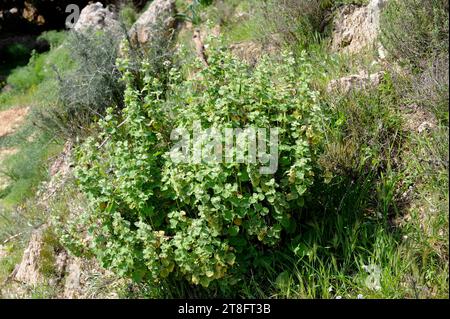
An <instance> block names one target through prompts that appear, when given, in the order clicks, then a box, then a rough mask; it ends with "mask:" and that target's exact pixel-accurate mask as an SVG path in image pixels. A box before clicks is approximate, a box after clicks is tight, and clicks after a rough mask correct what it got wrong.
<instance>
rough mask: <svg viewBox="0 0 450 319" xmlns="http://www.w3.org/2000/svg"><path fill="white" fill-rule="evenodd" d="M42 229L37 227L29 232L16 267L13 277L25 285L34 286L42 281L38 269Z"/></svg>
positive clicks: (42, 278)
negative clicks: (26, 243)
mask: <svg viewBox="0 0 450 319" xmlns="http://www.w3.org/2000/svg"><path fill="white" fill-rule="evenodd" d="M43 234H44V229H43V228H39V229H37V230H35V231H34V232H33V233H32V234H31V239H30V242H29V244H28V247H27V248H26V249H25V251H24V252H23V257H22V261H21V262H20V264H19V265H18V267H17V268H16V269H17V271H16V274H15V279H16V280H17V281H20V282H22V283H24V284H27V285H32V286H36V285H38V284H40V283H42V282H43V281H44V277H43V275H42V273H41V272H40V270H39V259H40V254H41V250H42V248H43V245H44V244H43Z"/></svg>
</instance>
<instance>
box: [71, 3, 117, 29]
mask: <svg viewBox="0 0 450 319" xmlns="http://www.w3.org/2000/svg"><path fill="white" fill-rule="evenodd" d="M88 29H93V30H103V31H111V32H114V33H118V34H119V33H120V29H121V28H120V23H119V21H118V20H117V17H116V14H115V13H114V12H112V11H111V10H110V9H109V8H108V7H105V8H104V7H103V4H101V3H100V2H97V3H92V4H89V5H87V6H86V7H84V9H83V10H81V13H80V17H79V18H78V20H77V22H76V23H75V26H74V30H75V31H78V32H84V31H86V30H88Z"/></svg>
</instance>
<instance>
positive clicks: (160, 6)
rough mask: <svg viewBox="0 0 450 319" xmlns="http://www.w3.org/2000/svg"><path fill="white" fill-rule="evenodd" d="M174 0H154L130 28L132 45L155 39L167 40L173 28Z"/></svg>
mask: <svg viewBox="0 0 450 319" xmlns="http://www.w3.org/2000/svg"><path fill="white" fill-rule="evenodd" d="M175 14H176V9H175V0H155V1H153V2H152V3H151V5H150V6H149V7H148V9H147V10H146V11H145V12H144V13H143V14H142V15H141V16H140V17H139V19H138V20H137V21H136V22H135V23H134V25H133V26H132V27H131V29H130V32H129V36H130V39H131V41H132V43H135V44H136V43H138V44H147V43H150V42H152V40H153V39H156V38H157V37H163V38H164V37H166V38H168V37H169V36H170V35H171V34H172V31H173V29H174V28H175Z"/></svg>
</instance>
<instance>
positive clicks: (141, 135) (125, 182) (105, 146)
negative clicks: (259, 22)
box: [76, 49, 321, 286]
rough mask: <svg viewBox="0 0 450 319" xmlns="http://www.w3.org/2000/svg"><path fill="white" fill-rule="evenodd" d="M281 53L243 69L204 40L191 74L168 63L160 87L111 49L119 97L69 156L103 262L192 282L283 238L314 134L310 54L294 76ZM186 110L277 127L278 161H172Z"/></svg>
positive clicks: (300, 199) (206, 119) (190, 124)
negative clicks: (204, 55) (202, 60)
mask: <svg viewBox="0 0 450 319" xmlns="http://www.w3.org/2000/svg"><path fill="white" fill-rule="evenodd" d="M285 59H286V63H285V64H282V65H276V66H274V65H271V64H270V61H269V60H265V61H264V62H263V63H261V66H259V67H257V69H256V70H255V71H254V72H252V71H251V68H250V67H249V66H248V65H245V64H243V63H242V62H239V61H238V60H237V59H236V58H233V57H232V56H231V55H230V54H229V53H228V52H226V51H225V50H220V49H215V50H213V52H211V54H210V56H209V63H210V66H209V67H207V68H205V69H204V70H202V71H201V72H200V73H199V74H198V76H196V77H194V78H193V79H189V80H182V79H181V78H180V75H179V74H178V72H177V71H176V70H175V69H172V70H171V71H170V75H171V77H170V78H171V80H170V81H169V88H170V89H169V91H168V92H167V93H166V94H165V93H164V86H163V83H162V82H161V81H160V80H159V79H158V78H157V77H155V74H154V73H152V72H151V70H150V69H149V65H148V64H147V63H145V62H144V63H143V64H142V70H141V78H143V80H144V85H143V87H142V89H136V87H135V85H134V82H135V78H134V76H133V75H132V72H130V71H129V70H127V63H126V62H127V61H126V60H125V61H122V63H124V66H123V67H124V80H125V82H126V83H127V88H126V90H125V107H124V108H123V110H121V111H119V112H118V114H116V113H115V112H114V111H113V109H108V115H107V116H106V118H105V119H104V120H101V121H100V122H99V124H100V128H101V131H100V133H99V135H98V136H97V137H91V138H89V139H88V140H87V141H86V143H85V144H84V145H83V146H82V147H81V149H80V150H79V152H78V156H77V157H78V166H77V168H76V176H77V178H78V180H79V183H80V186H81V189H82V190H83V191H84V192H85V193H86V194H87V195H88V198H89V200H90V201H91V202H92V204H93V205H92V208H93V212H92V213H91V214H88V215H87V218H86V220H87V221H88V224H91V225H101V226H100V227H97V226H94V227H90V231H91V233H92V235H93V238H94V244H93V251H94V253H95V254H96V255H97V256H98V257H99V258H100V260H101V261H102V262H103V264H104V265H105V266H107V267H109V268H112V269H114V270H116V271H117V272H119V273H120V274H122V275H128V276H132V277H134V278H135V279H141V278H147V279H153V280H154V281H160V280H162V279H163V278H165V277H168V276H176V277H180V276H182V277H184V278H186V279H187V280H188V281H189V282H191V283H194V284H201V285H203V286H208V285H209V284H210V283H211V282H213V281H215V280H219V279H222V280H221V284H223V285H225V286H226V285H229V284H232V283H233V280H232V278H233V277H232V275H233V274H235V273H238V272H242V271H244V272H245V270H246V269H247V266H249V265H251V263H252V260H253V259H254V258H257V257H258V255H259V254H262V253H263V251H264V250H266V249H269V250H270V249H275V250H276V249H281V248H279V247H283V245H281V242H282V241H283V239H282V238H283V236H287V237H289V234H292V233H293V232H294V230H295V229H296V226H297V223H298V218H299V215H298V212H299V210H301V209H302V206H303V203H304V197H305V196H306V195H307V194H308V189H309V187H310V185H311V184H312V183H313V178H314V177H313V176H314V173H313V169H314V161H315V157H316V152H317V151H318V147H317V144H318V143H319V141H320V138H321V133H320V129H319V123H320V121H321V115H320V108H319V106H318V102H317V96H316V93H315V92H314V91H311V90H310V89H309V85H308V74H309V72H310V70H309V68H310V66H309V65H308V64H307V63H306V61H303V60H302V61H300V62H301V63H300V67H301V70H302V72H301V75H300V76H298V73H297V72H294V69H295V67H296V64H295V61H294V59H293V58H292V56H290V55H286V56H285ZM269 66H270V67H269ZM196 67H199V65H196ZM166 72H167V71H166ZM275 79H276V80H275ZM197 120H198V121H200V122H201V124H202V125H203V126H205V127H215V128H218V129H223V128H233V127H234V128H237V127H238V128H247V127H266V128H269V127H279V129H280V132H279V134H280V145H279V148H280V154H279V158H280V159H279V167H278V170H277V172H276V173H275V174H269V175H263V174H261V173H260V171H259V168H260V167H261V166H263V165H261V164H256V163H254V164H252V163H241V164H224V163H219V164H214V165H213V164H204V163H203V164H192V163H191V164H179V165H175V164H174V163H173V162H171V160H170V159H169V156H170V145H171V144H170V140H169V138H170V135H169V133H170V132H171V130H172V129H173V128H174V127H183V128H186V129H187V130H188V131H189V132H191V133H192V130H195V127H194V122H195V121H197ZM283 234H284V235H283ZM278 245H281V246H278ZM230 276H231V277H230ZM225 278H227V279H225ZM234 278H235V277H234ZM235 279H236V278H235Z"/></svg>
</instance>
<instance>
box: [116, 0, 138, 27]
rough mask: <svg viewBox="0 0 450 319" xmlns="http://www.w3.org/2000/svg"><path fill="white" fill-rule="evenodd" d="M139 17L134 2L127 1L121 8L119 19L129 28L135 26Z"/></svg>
mask: <svg viewBox="0 0 450 319" xmlns="http://www.w3.org/2000/svg"><path fill="white" fill-rule="evenodd" d="M138 17H139V15H138V13H137V10H136V8H135V7H134V5H133V3H126V4H125V5H123V6H122V7H121V8H120V10H119V19H120V21H121V22H122V23H123V24H124V26H125V28H126V29H127V30H128V29H130V28H131V27H132V26H133V24H134V23H135V22H136V20H137V19H138Z"/></svg>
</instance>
